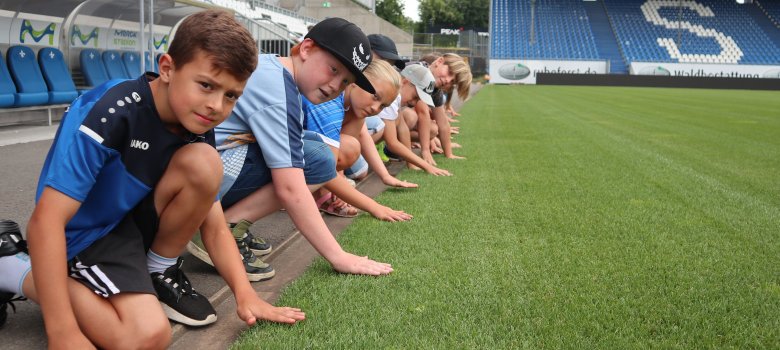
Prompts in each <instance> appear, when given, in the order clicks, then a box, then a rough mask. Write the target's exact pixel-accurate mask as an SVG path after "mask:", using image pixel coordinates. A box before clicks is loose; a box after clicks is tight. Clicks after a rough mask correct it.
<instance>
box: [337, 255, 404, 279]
mask: <svg viewBox="0 0 780 350" xmlns="http://www.w3.org/2000/svg"><path fill="white" fill-rule="evenodd" d="M330 263H331V265H332V266H333V269H334V270H336V271H338V272H341V273H351V274H354V275H372V276H379V275H387V274H389V273H391V272H393V267H392V266H391V265H390V264H387V263H382V262H378V261H374V260H371V259H369V258H368V257H367V256H357V255H355V254H350V253H347V252H344V254H342V255H341V256H339V257H338V258H336V259H333V261H331V262H330Z"/></svg>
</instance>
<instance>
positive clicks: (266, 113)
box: [187, 17, 392, 280]
mask: <svg viewBox="0 0 780 350" xmlns="http://www.w3.org/2000/svg"><path fill="white" fill-rule="evenodd" d="M258 61H259V64H258V69H257V70H256V71H255V72H254V73H253V74H252V76H251V77H250V78H249V82H248V83H247V86H246V89H245V91H244V95H243V97H241V100H240V101H239V103H238V104H237V105H236V108H235V109H234V110H233V113H232V114H231V115H230V117H229V118H228V119H227V120H226V121H225V123H223V124H221V125H220V126H219V127H218V128H217V129H216V130H215V131H216V134H217V149H218V150H220V152H221V157H222V162H223V168H224V174H223V175H224V179H223V183H222V188H221V189H220V194H222V196H221V198H222V206H223V207H224V208H225V218H226V219H227V222H228V223H229V225H230V226H231V227H233V234H234V238H235V240H236V243H237V244H238V246H239V250H240V251H241V252H242V255H243V256H244V261H245V268H246V272H247V276H248V277H249V278H250V279H252V280H263V279H267V278H270V277H272V276H273V272H272V271H273V270H272V268H271V267H270V266H268V265H267V264H265V263H262V262H261V261H260V260H259V259H257V258H256V256H255V254H256V253H255V252H253V251H252V250H251V249H257V248H260V249H262V248H266V249H267V246H265V247H263V246H262V245H260V244H257V245H255V246H256V248H255V247H253V245H254V243H257V242H253V240H252V239H251V237H249V235H248V233H247V231H248V230H249V226H250V225H251V224H252V223H253V222H255V221H257V220H259V219H260V218H262V217H264V216H266V215H268V214H270V213H273V212H275V211H277V210H278V209H279V208H280V207H284V208H286V209H287V213H288V214H289V215H290V218H291V219H292V221H293V223H294V224H295V225H296V227H297V228H298V229H299V230H300V231H301V233H302V234H303V236H304V237H306V239H307V240H308V241H309V242H310V243H311V244H312V246H314V248H315V249H316V250H317V251H318V252H319V253H320V254H321V255H322V256H323V257H324V258H325V259H326V260H328V262H330V263H331V265H332V266H333V268H334V269H336V270H337V271H339V272H343V273H354V274H368V275H384V274H388V273H390V272H391V271H392V267H391V266H390V265H389V264H385V263H381V262H377V261H374V260H371V259H368V257H361V256H357V255H354V254H350V253H348V252H345V251H344V250H343V249H342V248H341V246H340V245H339V244H338V242H337V241H336V240H335V239H334V237H333V234H332V233H331V232H330V230H329V229H328V227H327V226H326V225H325V221H324V220H323V219H322V216H321V215H320V213H319V210H318V209H317V206H316V204H315V203H314V198H313V197H312V195H311V192H310V191H311V190H313V189H316V187H319V186H321V185H322V184H324V183H325V182H328V181H329V180H331V179H333V178H334V177H335V176H336V169H335V160H334V158H333V154H332V153H331V152H330V150H329V149H328V146H327V145H325V144H324V143H322V142H318V141H311V140H303V112H302V110H301V99H300V95H303V96H306V98H307V99H309V100H310V101H312V102H313V103H322V102H325V101H330V100H332V99H334V98H336V97H337V96H339V94H341V92H342V91H344V89H345V88H346V87H347V85H349V84H351V83H353V82H354V83H356V84H357V85H358V86H360V88H362V89H365V90H366V91H369V92H371V93H372V94H373V93H375V90H374V88H373V86H372V85H371V83H370V82H369V81H368V79H367V78H366V77H365V76H364V75H363V73H362V72H363V70H365V69H366V67H367V66H368V65H369V64H370V63H371V53H370V46H369V43H368V38H366V36H365V34H363V32H362V31H361V30H360V29H359V28H358V27H357V26H355V24H353V23H350V22H349V21H346V20H344V19H341V18H336V17H333V18H328V19H325V20H323V21H321V22H319V23H317V24H316V25H315V26H314V27H312V29H311V30H310V31H309V33H308V34H307V35H306V37H305V38H304V40H303V41H302V42H301V43H299V44H298V45H296V46H295V47H293V49H292V54H291V56H290V57H277V56H274V55H260V57H259V59H258ZM307 184H308V185H310V186H308V187H307ZM203 248H204V245H203V244H202V242H200V241H199V240H198V239H195V240H193V242H192V244H189V245H187V249H188V250H189V251H190V253H192V254H193V255H194V256H197V257H199V258H200V259H202V260H204V261H205V262H207V263H211V260H213V259H211V258H210V257H209V254H208V253H207V252H206V251H205V250H204V249H203ZM247 262H250V263H247Z"/></svg>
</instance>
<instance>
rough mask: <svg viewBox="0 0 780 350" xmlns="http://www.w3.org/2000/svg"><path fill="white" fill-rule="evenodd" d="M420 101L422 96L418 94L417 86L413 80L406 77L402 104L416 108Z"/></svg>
mask: <svg viewBox="0 0 780 350" xmlns="http://www.w3.org/2000/svg"><path fill="white" fill-rule="evenodd" d="M418 101H420V96H419V95H418V94H417V88H416V87H414V84H412V82H410V81H408V80H406V79H404V83H403V84H401V106H406V107H410V108H414V106H415V105H416V104H417V102H418Z"/></svg>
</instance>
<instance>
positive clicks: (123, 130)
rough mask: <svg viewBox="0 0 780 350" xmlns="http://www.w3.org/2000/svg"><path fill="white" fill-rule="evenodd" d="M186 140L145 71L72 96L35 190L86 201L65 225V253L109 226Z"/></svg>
mask: <svg viewBox="0 0 780 350" xmlns="http://www.w3.org/2000/svg"><path fill="white" fill-rule="evenodd" d="M189 142H209V143H210V144H212V145H213V144H214V134H213V132H211V131H210V132H208V133H207V134H204V135H190V136H188V137H185V138H183V137H181V136H178V135H175V134H173V133H171V132H170V131H168V129H166V128H165V125H164V124H163V123H162V121H161V120H160V116H159V115H158V114H157V109H156V108H155V105H154V98H153V96H152V91H151V89H150V87H149V81H148V78H147V77H146V76H141V77H140V78H138V79H135V80H124V81H122V80H112V81H109V82H107V83H105V84H103V85H101V86H98V87H96V88H94V89H92V90H91V91H89V92H87V93H86V94H84V95H83V96H81V97H79V98H77V99H76V100H75V101H73V104H71V106H70V108H69V109H68V111H66V112H65V115H64V116H63V118H62V121H61V123H60V127H59V129H58V130H57V135H56V136H55V138H54V143H53V144H52V146H51V149H50V150H49V154H48V155H47V156H46V161H45V162H44V165H43V170H42V171H41V176H40V179H39V181H38V190H37V193H36V202H37V201H38V199H39V198H40V196H41V193H42V192H43V189H44V188H45V187H51V188H53V189H55V190H57V191H59V192H61V193H63V194H65V195H67V196H68V197H71V198H73V199H75V200H77V201H79V202H81V206H80V207H79V210H78V211H77V212H76V214H75V215H74V216H73V218H72V219H71V220H70V221H69V222H68V224H67V225H66V226H65V237H66V243H67V252H68V260H70V259H71V258H73V257H74V256H76V255H77V254H78V253H79V252H81V251H82V250H84V249H85V248H86V247H88V246H90V245H91V244H92V243H93V242H95V241H96V240H98V239H100V238H101V237H103V236H105V235H106V234H108V233H109V232H110V231H111V230H112V229H113V228H114V227H115V226H116V225H117V224H118V223H119V222H120V221H121V220H122V219H123V218H124V217H125V216H126V215H127V214H128V212H130V210H132V209H133V207H135V206H136V205H137V204H138V203H139V202H140V201H141V200H142V199H143V198H144V197H146V196H147V195H148V194H149V193H150V192H151V191H152V189H153V188H154V186H155V185H156V184H157V182H158V181H159V180H160V178H161V177H162V175H163V173H164V172H165V169H166V168H167V167H168V163H169V161H170V159H171V157H172V156H173V154H174V153H175V152H176V151H177V150H178V149H179V148H180V147H182V146H184V145H185V144H187V143H189Z"/></svg>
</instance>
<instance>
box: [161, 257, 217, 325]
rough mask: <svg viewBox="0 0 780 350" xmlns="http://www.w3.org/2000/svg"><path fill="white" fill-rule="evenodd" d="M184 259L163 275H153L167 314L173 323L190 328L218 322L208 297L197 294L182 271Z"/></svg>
mask: <svg viewBox="0 0 780 350" xmlns="http://www.w3.org/2000/svg"><path fill="white" fill-rule="evenodd" d="M183 262H184V260H182V258H179V260H178V261H177V262H176V264H175V265H173V266H171V267H169V268H168V269H166V270H165V272H163V273H159V272H154V273H152V284H154V290H155V291H156V292H157V299H159V300H160V303H161V304H162V307H163V310H164V311H165V314H166V315H167V316H168V319H170V320H171V321H176V322H179V323H182V324H186V325H188V326H205V325H207V324H212V323H214V322H216V321H217V312H216V311H214V307H212V306H211V303H209V300H208V299H206V297H204V296H202V295H200V294H198V293H197V292H195V289H193V288H192V285H191V284H190V280H189V279H187V276H185V275H184V271H182V270H181V264H182V263H183Z"/></svg>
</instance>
